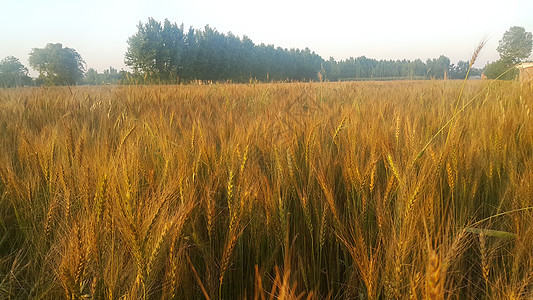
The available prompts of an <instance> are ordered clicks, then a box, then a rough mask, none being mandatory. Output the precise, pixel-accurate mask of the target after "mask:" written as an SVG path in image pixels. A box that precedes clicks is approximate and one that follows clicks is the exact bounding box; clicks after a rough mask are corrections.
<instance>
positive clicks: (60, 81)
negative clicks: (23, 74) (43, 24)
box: [30, 43, 85, 85]
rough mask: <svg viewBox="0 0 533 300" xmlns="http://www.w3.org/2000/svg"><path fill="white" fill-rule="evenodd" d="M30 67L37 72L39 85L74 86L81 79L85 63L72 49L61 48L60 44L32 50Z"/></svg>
mask: <svg viewBox="0 0 533 300" xmlns="http://www.w3.org/2000/svg"><path fill="white" fill-rule="evenodd" d="M30 66H31V67H32V68H34V69H35V70H37V71H38V72H39V78H38V79H37V81H38V83H40V84H47V85H74V84H76V83H77V82H78V81H80V80H81V79H82V78H83V73H84V71H85V61H84V60H83V59H82V58H81V55H80V54H79V53H78V52H76V50H74V49H72V48H67V47H65V48H63V45H61V44H60V43H56V44H52V43H50V44H47V45H46V47H44V48H42V49H41V48H33V49H32V51H31V52H30Z"/></svg>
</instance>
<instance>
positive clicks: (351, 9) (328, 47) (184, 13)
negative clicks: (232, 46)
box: [0, 0, 533, 76]
mask: <svg viewBox="0 0 533 300" xmlns="http://www.w3.org/2000/svg"><path fill="white" fill-rule="evenodd" d="M149 17H153V18H154V19H156V20H159V21H161V22H163V21H164V20H165V19H168V20H169V21H171V22H173V23H174V22H176V23H178V24H182V23H183V24H184V26H185V28H189V27H191V26H192V27H194V28H197V29H199V28H204V26H205V25H209V26H210V27H213V28H216V29H217V30H218V31H219V32H223V33H227V32H230V31H231V32H232V33H233V34H235V35H237V36H240V37H242V36H243V35H246V36H248V37H249V38H250V39H251V40H252V41H253V42H254V43H255V44H260V43H265V44H273V45H275V46H276V47H278V46H279V47H282V48H301V49H303V48H305V47H309V48H310V49H311V50H312V51H314V52H316V53H317V54H319V55H320V56H322V57H323V58H324V59H326V60H327V59H329V57H334V58H335V59H336V60H341V59H346V58H349V57H359V56H363V55H364V56H366V57H368V58H375V59H378V60H379V59H394V60H396V59H409V60H414V59H417V58H420V59H422V60H424V61H425V60H426V59H427V58H438V57H439V56H440V55H445V56H447V57H449V58H450V60H451V62H452V63H456V62H457V61H459V60H465V61H467V60H469V59H470V57H471V55H472V53H473V52H474V49H475V48H476V47H477V45H478V44H479V43H480V41H481V40H483V39H487V44H486V45H485V47H484V48H483V50H482V52H481V55H480V56H479V58H478V61H477V63H476V65H475V66H476V67H479V68H482V67H483V66H485V64H486V63H487V62H489V61H495V60H497V59H498V57H499V56H498V52H497V51H496V47H497V46H498V41H499V40H500V39H501V38H502V36H503V34H504V33H505V31H506V30H508V29H509V28H510V27H511V26H521V27H524V28H525V29H526V31H529V32H531V31H533V1H532V0H498V1H496V0H472V1H469V0H447V1H432V0H403V1H401V0H369V1H347V0H328V1H314V0H307V1H300V0H296V1H290V0H268V1H265V0H262V1H255V0H188V1H186V0H175V1H170V0H145V1H140V0H129V1H123V0H92V1H87V0H84V1H80V0H0V60H1V59H3V58H5V57H7V56H9V55H13V56H15V57H17V58H19V59H20V61H21V62H22V64H24V65H25V66H26V67H27V68H28V69H29V70H30V75H33V76H35V74H36V73H35V71H33V70H32V69H31V68H30V66H29V63H28V57H29V55H28V54H29V52H30V51H31V50H32V48H44V47H45V46H46V44H47V43H61V44H63V46H64V47H69V48H73V49H75V50H76V51H77V52H78V53H79V54H80V55H81V56H82V58H83V59H84V60H85V62H86V64H87V68H94V69H96V70H97V71H99V72H102V71H103V70H105V69H108V68H109V67H110V66H112V67H114V68H116V69H118V70H120V69H125V70H129V69H128V68H127V66H126V65H125V64H124V53H125V52H126V50H127V47H128V44H127V40H128V37H130V36H132V35H133V34H135V33H136V32H137V24H138V23H139V22H143V23H145V22H147V20H148V18H149Z"/></svg>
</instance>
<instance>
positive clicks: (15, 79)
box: [0, 56, 32, 87]
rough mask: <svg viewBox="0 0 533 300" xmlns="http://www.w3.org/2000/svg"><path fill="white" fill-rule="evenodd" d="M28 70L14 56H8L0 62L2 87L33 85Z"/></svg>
mask: <svg viewBox="0 0 533 300" xmlns="http://www.w3.org/2000/svg"><path fill="white" fill-rule="evenodd" d="M31 84H32V79H31V78H30V77H29V76H28V69H27V68H26V67H25V66H24V65H23V64H22V63H21V62H20V60H19V59H18V58H16V57H14V56H8V57H6V58H4V59H3V60H2V61H1V62H0V87H14V86H23V85H31Z"/></svg>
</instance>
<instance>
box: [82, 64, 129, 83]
mask: <svg viewBox="0 0 533 300" xmlns="http://www.w3.org/2000/svg"><path fill="white" fill-rule="evenodd" d="M126 79H127V76H126V71H120V72H119V71H117V69H115V68H113V67H109V69H107V70H104V72H103V73H98V71H96V70H95V69H93V68H89V70H87V73H86V74H85V77H84V78H83V83H84V84H88V85H101V84H122V83H125V81H126Z"/></svg>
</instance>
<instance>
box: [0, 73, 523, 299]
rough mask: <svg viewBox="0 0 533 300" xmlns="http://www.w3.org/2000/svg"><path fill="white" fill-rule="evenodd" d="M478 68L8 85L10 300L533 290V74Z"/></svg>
mask: <svg viewBox="0 0 533 300" xmlns="http://www.w3.org/2000/svg"><path fill="white" fill-rule="evenodd" d="M461 84H462V82H460V81H402V82H359V83H357V82H355V83H353V82H352V83H349V82H344V83H324V82H322V83H320V82H317V83H276V84H253V83H251V84H212V85H201V86H198V85H174V86H101V87H70V88H68V87H56V88H20V89H0V298H2V299H202V298H209V299H328V298H329V299H501V298H505V299H531V298H532V297H533V253H532V249H533V112H532V111H531V110H532V106H533V88H532V86H531V85H529V84H527V83H522V84H521V83H518V82H504V81H496V82H488V81H469V82H467V84H466V87H465V89H464V91H463V92H462V96H460V94H461ZM465 104H466V105H465ZM463 105H465V107H464V109H462V110H461V108H462V107H463ZM454 115H455V117H454ZM446 124H447V125H446ZM439 131H440V133H439ZM437 133H438V134H437Z"/></svg>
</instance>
